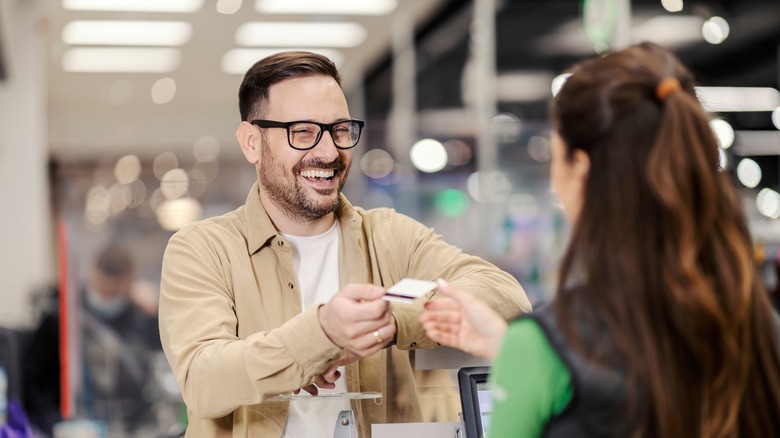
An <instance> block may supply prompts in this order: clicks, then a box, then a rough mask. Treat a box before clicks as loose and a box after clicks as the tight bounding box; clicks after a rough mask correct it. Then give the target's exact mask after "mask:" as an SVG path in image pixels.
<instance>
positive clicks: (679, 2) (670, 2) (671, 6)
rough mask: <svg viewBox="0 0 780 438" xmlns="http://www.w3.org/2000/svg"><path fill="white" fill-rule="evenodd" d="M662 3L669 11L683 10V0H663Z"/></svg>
mask: <svg viewBox="0 0 780 438" xmlns="http://www.w3.org/2000/svg"><path fill="white" fill-rule="evenodd" d="M661 5H662V6H663V7H664V9H666V10H667V11H669V12H680V11H682V10H683V0H661Z"/></svg>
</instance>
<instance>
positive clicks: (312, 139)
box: [289, 121, 360, 149]
mask: <svg viewBox="0 0 780 438" xmlns="http://www.w3.org/2000/svg"><path fill="white" fill-rule="evenodd" d="M320 131H321V128H320V127H319V125H316V124H314V123H305V122H301V123H296V124H294V125H291V126H290V128H289V132H290V144H291V145H292V146H293V147H296V148H301V149H305V148H310V147H313V146H314V145H315V144H316V143H317V142H318V141H319V140H320V137H321V136H322V133H321V132H320ZM330 135H331V137H333V142H334V143H335V144H336V146H338V147H340V148H351V147H352V146H355V144H357V142H358V139H359V138H360V125H358V124H357V123H356V122H353V121H345V122H342V123H337V124H336V125H333V127H332V128H331V129H330Z"/></svg>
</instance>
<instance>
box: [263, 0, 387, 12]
mask: <svg viewBox="0 0 780 438" xmlns="http://www.w3.org/2000/svg"><path fill="white" fill-rule="evenodd" d="M396 6H398V0H371V1H366V0H329V1H322V0H257V1H256V2H255V10H257V12H261V13H266V14H343V15H386V14H389V13H391V12H393V10H395V8H396Z"/></svg>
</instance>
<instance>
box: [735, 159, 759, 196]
mask: <svg viewBox="0 0 780 438" xmlns="http://www.w3.org/2000/svg"><path fill="white" fill-rule="evenodd" d="M737 179H738V180H739V182H740V183H742V185H743V186H745V187H749V188H751V189H752V188H754V187H756V186H757V185H758V183H760V182H761V166H759V165H758V163H756V162H755V161H753V160H751V159H750V158H743V159H742V160H741V161H740V162H739V164H737Z"/></svg>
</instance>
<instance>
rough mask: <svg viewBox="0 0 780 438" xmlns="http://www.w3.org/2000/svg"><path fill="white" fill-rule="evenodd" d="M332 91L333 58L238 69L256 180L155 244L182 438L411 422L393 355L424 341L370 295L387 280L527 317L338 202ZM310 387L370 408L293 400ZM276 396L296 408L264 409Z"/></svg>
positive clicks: (441, 256) (448, 253)
mask: <svg viewBox="0 0 780 438" xmlns="http://www.w3.org/2000/svg"><path fill="white" fill-rule="evenodd" d="M340 83H341V80H340V75H339V73H338V71H337V70H336V67H335V66H334V65H333V63H332V62H331V61H330V60H329V59H327V58H325V57H323V56H321V55H318V54H314V53H310V52H282V53H278V54H275V55H271V56H269V57H267V58H265V59H262V60H260V61H258V62H257V63H256V64H255V65H254V66H253V67H251V68H250V69H249V71H247V73H246V75H245V76H244V79H243V82H242V84H241V87H240V90H239V109H240V113H241V120H242V121H241V123H240V125H239V127H238V131H237V138H238V142H239V144H240V147H241V150H242V152H243V153H244V156H245V157H246V159H247V161H248V162H249V163H250V164H252V165H253V166H254V167H255V169H256V172H257V182H256V183H255V184H254V186H253V187H252V188H251V190H250V191H249V194H248V196H247V200H246V204H245V205H244V206H242V207H240V208H238V209H237V210H235V211H233V212H230V213H227V214H225V215H223V216H220V217H215V218H211V219H206V220H203V221H200V222H196V223H193V224H190V225H188V226H186V227H184V228H182V229H181V230H180V231H179V232H177V233H176V234H175V235H174V236H173V237H172V238H171V240H170V241H169V243H168V246H167V248H166V251H165V255H164V257H163V266H162V281H161V289H160V329H161V336H162V344H163V348H164V350H165V353H166V356H167V357H168V360H169V362H170V364H171V367H172V369H173V372H174V375H175V376H176V379H177V381H178V383H179V386H180V387H181V390H182V394H183V397H184V401H185V403H186V405H187V408H188V415H189V427H188V429H187V432H186V433H187V436H193V437H194V436H197V437H214V436H238V435H241V436H252V437H260V436H262V437H271V436H291V437H306V438H312V437H320V436H323V437H332V436H333V433H334V430H335V426H336V421H337V419H338V418H339V417H338V415H339V413H340V411H342V410H348V409H352V411H353V412H354V415H355V419H356V424H357V429H358V433H359V434H360V436H361V437H363V438H368V437H370V436H371V424H374V423H398V422H416V421H421V419H422V414H421V409H420V403H419V400H418V397H417V393H416V388H415V383H414V376H413V371H412V367H411V364H410V361H409V353H408V350H412V349H416V348H431V347H434V346H436V344H435V342H433V341H432V340H431V339H429V338H428V337H427V336H425V332H424V331H423V329H422V325H421V324H420V322H419V315H420V313H421V312H422V301H425V299H420V300H418V301H417V302H414V303H410V304H406V303H395V302H394V303H393V304H392V305H391V304H390V303H389V302H388V301H386V300H383V299H382V297H383V296H384V294H385V289H384V288H385V287H389V286H391V285H393V284H395V283H397V282H398V281H399V280H401V279H403V278H406V277H412V278H416V279H422V280H432V279H434V278H437V277H444V278H447V279H448V280H450V281H451V282H452V283H453V284H458V285H461V286H463V287H466V288H468V289H469V290H471V291H472V292H473V293H475V294H476V295H479V296H480V297H482V299H484V300H485V301H487V302H489V303H490V306H491V307H492V308H494V309H496V310H497V311H501V312H502V314H503V315H504V316H505V317H507V318H509V317H511V316H514V315H516V314H518V313H520V312H522V311H527V310H530V304H529V302H528V299H527V298H526V296H525V293H524V292H523V289H522V288H521V287H520V285H519V284H518V283H517V281H516V280H515V279H514V278H513V277H512V276H511V275H509V274H507V273H505V272H503V271H501V270H499V269H498V268H496V267H495V266H494V265H492V264H490V263H488V262H486V261H484V260H482V259H480V258H478V257H474V256H470V255H467V254H463V253H462V251H461V250H460V249H458V248H456V247H453V246H451V245H449V244H447V243H445V242H444V241H443V240H442V238H441V236H439V235H437V234H436V233H435V232H434V231H433V230H432V229H430V228H428V227H426V226H424V225H422V224H420V223H418V222H416V221H414V220H412V219H411V218H409V217H407V216H404V215H402V214H399V213H396V212H395V211H394V210H391V209H386V208H380V209H372V210H363V209H361V208H358V207H353V206H352V205H351V204H350V203H349V201H348V200H347V199H346V197H344V195H342V194H341V189H342V188H343V186H344V183H345V181H346V179H347V174H348V172H349V169H350V165H351V162H352V154H353V150H352V148H353V147H354V146H355V145H356V144H357V142H358V140H359V139H360V133H361V130H362V128H363V122H362V121H359V120H354V119H352V118H351V117H350V114H349V110H348V108H347V102H346V98H345V96H344V93H343V91H342V89H341V85H340ZM431 295H432V293H429V294H428V296H427V298H428V299H429V298H430V297H431ZM300 389H303V390H304V391H303V392H300ZM323 389H324V390H328V391H331V392H335V393H337V394H338V393H344V392H347V391H348V392H353V393H354V392H379V393H381V395H382V398H381V399H378V400H377V399H371V400H353V401H351V402H350V400H348V399H346V398H338V397H329V398H328V399H322V398H320V399H319V401H316V402H312V401H306V399H307V398H308V397H305V396H308V394H312V395H317V394H319V393H320V391H322V390H323ZM291 392H293V393H296V394H299V395H301V396H304V397H297V398H296V399H295V400H293V401H292V402H273V401H270V402H269V401H267V399H268V398H270V397H272V396H274V395H277V394H282V393H285V394H289V393H291Z"/></svg>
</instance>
